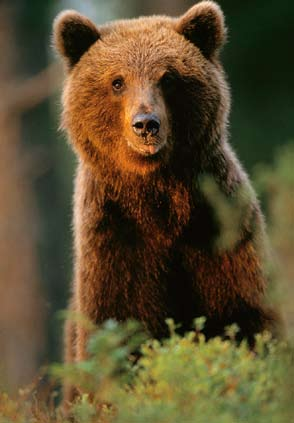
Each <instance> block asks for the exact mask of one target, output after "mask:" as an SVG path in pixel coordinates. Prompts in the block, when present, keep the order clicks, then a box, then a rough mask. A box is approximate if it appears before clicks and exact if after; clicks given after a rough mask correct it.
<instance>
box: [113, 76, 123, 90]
mask: <svg viewBox="0 0 294 423" xmlns="http://www.w3.org/2000/svg"><path fill="white" fill-rule="evenodd" d="M123 85H124V83H123V80H122V79H121V78H117V79H115V80H114V81H112V88H113V89H114V91H120V90H121V89H122V87H123Z"/></svg>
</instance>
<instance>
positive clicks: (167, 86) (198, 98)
mask: <svg viewBox="0 0 294 423" xmlns="http://www.w3.org/2000/svg"><path fill="white" fill-rule="evenodd" d="M54 37H55V45H56V48H57V50H58V51H59V52H60V54H61V55H62V56H63V57H64V59H65V61H66V63H67V67H68V75H67V80H66V82H65V87H64V94H63V119H62V125H63V127H64V128H65V129H66V130H67V132H68V135H69V138H70V141H71V143H72V145H73V147H74V149H75V151H76V153H77V156H78V158H79V164H78V170H77V175H76V185H75V197H74V235H75V244H74V250H75V271H74V283H73V294H72V297H73V299H72V307H73V308H74V309H75V310H77V311H79V312H82V313H84V314H86V315H87V316H88V317H89V318H90V319H91V320H92V321H94V322H96V323H101V322H103V321H104V320H105V319H109V318H115V319H117V320H118V321H123V320H125V319H127V318H135V319H138V320H139V321H141V322H142V324H143V325H144V327H145V328H146V330H148V331H149V333H150V335H151V336H153V337H156V338H161V337H163V336H165V335H167V328H166V324H165V319H166V318H167V317H172V318H174V319H175V320H176V321H177V322H180V323H181V324H182V331H185V330H187V329H189V328H190V327H191V322H192V319H193V318H194V317H196V316H200V315H205V316H207V319H208V320H207V326H206V334H207V336H213V335H217V334H221V333H223V329H224V326H226V325H227V324H230V323H232V322H236V323H238V324H239V326H240V328H241V336H246V337H248V338H249V340H251V341H252V339H253V335H254V334H255V333H256V332H258V331H261V330H263V329H265V328H268V327H270V326H271V325H272V323H273V321H274V315H273V314H272V312H271V311H268V310H267V309H266V307H265V306H264V305H263V303H264V295H265V288H266V281H265V277H264V274H263V270H262V255H263V254H262V252H261V251H262V248H263V247H262V243H263V237H264V235H263V218H262V215H261V212H260V209H259V205H258V202H257V200H256V198H255V195H254V193H252V192H251V191H252V190H251V188H250V183H249V181H248V178H247V176H246V174H245V172H244V171H243V170H242V168H241V165H240V164H239V162H238V160H237V158H236V157H235V155H234V153H233V152H232V151H231V148H230V146H229V144H228V141H227V129H226V126H227V117H228V113H229V107H230V95H229V89H228V86H227V83H226V80H225V77H224V73H223V70H222V67H221V65H220V62H219V59H218V51H219V49H220V47H221V46H222V44H223V42H224V39H225V26H224V19H223V14H222V12H221V10H220V8H219V7H218V6H217V5H216V4H215V3H213V2H211V1H205V2H201V3H199V4H197V5H195V6H194V7H193V8H191V9H190V10H189V11H188V12H187V13H186V14H185V15H183V16H182V17H180V18H179V19H172V18H169V17H165V16H152V17H146V18H145V17H144V18H139V19H136V20H125V21H116V22H113V23H110V24H108V25H105V26H101V27H99V28H96V27H95V26H94V24H92V23H91V22H89V20H87V19H86V18H84V17H82V16H81V15H79V14H78V13H77V12H74V11H68V12H65V13H63V14H61V15H60V16H59V17H58V18H57V19H56V22H55V27H54ZM117 78H119V79H121V80H123V81H124V85H123V86H122V89H121V90H120V91H119V92H118V93H117V92H114V91H113V88H112V85H111V84H112V81H113V80H116V79H117ZM136 113H155V114H157V116H159V118H160V121H161V127H160V131H159V133H158V134H157V136H156V137H154V145H156V147H157V146H159V148H160V151H159V152H158V153H157V154H152V155H148V156H146V155H145V154H141V153H140V149H141V150H142V148H144V149H146V148H149V147H148V146H147V147H146V146H143V144H142V142H141V141H140V140H139V138H138V137H137V136H136V135H134V133H133V130H132V125H131V120H132V117H133V116H134V114H136ZM203 175H209V177H210V178H211V179H212V180H214V181H215V183H216V184H217V187H218V189H219V190H220V192H222V193H223V195H224V196H226V197H227V198H228V199H230V201H233V203H234V201H235V202H236V207H237V206H238V202H237V200H235V197H236V198H237V197H238V195H237V193H238V192H239V191H240V189H241V190H243V192H251V195H249V196H248V199H247V200H246V201H247V203H246V207H245V212H244V213H245V215H244V213H243V220H242V221H241V222H240V225H239V229H238V234H237V236H236V240H235V242H234V244H233V245H231V246H230V248H227V249H225V250H219V249H217V248H216V247H215V241H216V239H217V237H218V236H219V233H220V222H219V221H218V220H217V218H216V214H215V213H214V207H215V205H214V204H213V203H211V202H210V201H209V200H208V199H207V197H206V195H205V192H204V191H203V189H202V185H201V178H202V177H203ZM86 340H87V333H86V332H85V331H84V330H83V329H82V328H81V327H79V326H77V327H74V326H73V324H71V323H68V324H67V327H66V344H67V345H66V358H65V359H66V360H68V361H72V360H82V359H84V358H86V349H85V345H86ZM66 395H67V399H69V400H71V399H72V398H73V395H72V394H70V393H69V392H67V394H66Z"/></svg>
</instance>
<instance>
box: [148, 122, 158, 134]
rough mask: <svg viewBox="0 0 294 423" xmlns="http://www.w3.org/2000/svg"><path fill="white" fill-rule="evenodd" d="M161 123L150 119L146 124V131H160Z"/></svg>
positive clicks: (152, 132)
mask: <svg viewBox="0 0 294 423" xmlns="http://www.w3.org/2000/svg"><path fill="white" fill-rule="evenodd" d="M159 127H160V124H159V122H158V121H157V120H150V121H149V122H147V124H146V131H147V132H148V133H151V134H152V135H156V134H157V133H158V131H159Z"/></svg>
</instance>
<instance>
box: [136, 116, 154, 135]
mask: <svg viewBox="0 0 294 423" xmlns="http://www.w3.org/2000/svg"><path fill="white" fill-rule="evenodd" d="M132 127H133V130H134V132H135V134H136V135H138V136H139V137H147V136H148V135H150V136H154V135H156V134H158V132H159V128H160V120H159V119H158V117H157V116H156V115H153V114H139V115H136V116H135V117H134V119H133V121H132Z"/></svg>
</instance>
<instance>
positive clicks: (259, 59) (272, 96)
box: [0, 0, 294, 390]
mask: <svg viewBox="0 0 294 423" xmlns="http://www.w3.org/2000/svg"><path fill="white" fill-rule="evenodd" d="M193 4H194V2H191V1H184V0H182V1H181V0H173V1H167V0H156V1H155V0H154V1H153V0H152V1H151V0H148V2H147V1H142V0H139V1H131V0H128V1H119V0H118V1H113V0H112V1H106V0H105V1H102V0H93V1H81V0H80V1H62V2H61V1H53V0H51V1H49V0H14V1H13V2H11V1H9V2H8V1H7V2H5V1H1V2H0V47H1V59H0V176H1V178H0V179H1V180H0V201H1V203H0V253H1V254H0V355H1V362H2V369H0V370H1V371H2V373H3V378H2V379H3V381H2V384H6V385H8V386H9V387H10V388H11V389H12V390H13V389H14V388H15V387H16V386H18V385H19V384H22V383H27V382H28V381H30V379H31V377H32V375H34V374H35V372H36V369H37V368H38V366H39V365H40V363H44V362H49V361H50V362H51V361H52V360H58V359H60V357H61V356H60V351H61V339H62V334H61V330H62V322H61V320H60V319H58V318H57V317H56V312H57V310H60V309H64V308H65V306H66V298H67V296H68V290H69V283H70V279H71V266H72V253H71V227H70V226H71V195H72V181H73V174H74V158H73V155H72V153H71V151H70V148H69V147H68V146H67V144H66V141H65V139H64V136H62V135H61V134H60V133H58V115H59V111H60V107H59V96H60V89H59V87H60V82H59V81H60V73H61V71H60V68H58V69H57V70H56V69H55V68H54V67H53V68H51V67H49V68H48V66H49V65H50V64H51V63H52V62H54V61H56V57H55V56H54V54H53V52H52V49H51V47H50V44H51V40H50V37H51V26H52V20H53V18H54V16H55V15H56V14H57V13H58V12H59V11H60V10H62V9H65V8H75V9H77V10H78V11H80V12H82V13H84V14H87V15H88V16H89V17H90V18H92V19H93V20H94V21H96V22H97V23H103V22H105V21H106V20H110V19H115V18H118V17H120V18H121V17H122V18H124V17H133V16H137V15H141V14H157V13H161V14H170V15H174V16H176V15H179V14H181V13H184V12H185V10H186V9H187V8H188V7H190V6H191V5H193ZM219 4H220V5H221V7H222V8H223V11H224V13H225V16H226V22H227V26H228V28H229V38H228V43H227V45H226V46H225V48H224V50H223V52H222V58H223V62H224V65H225V69H226V72H227V75H228V79H229V81H230V84H231V88H232V97H233V103H232V113H231V126H230V128H231V143H232V144H233V146H234V148H235V150H236V151H237V154H238V156H239V158H240V159H241V161H242V162H243V163H244V165H245V168H246V169H247V170H248V171H249V173H251V172H252V169H253V167H254V166H255V165H256V164H257V163H259V162H271V161H272V160H273V159H274V157H275V154H276V153H275V152H276V149H277V147H279V146H280V145H282V144H284V143H286V142H288V141H289V140H291V138H292V139H293V135H294V122H293V117H294V101H293V75H294V63H293V62H294V54H293V53H294V50H293V42H294V37H293V30H294V2H293V1H292V0H280V1H279V2H277V1H268V0H267V1H264V0H258V1H256V0H255V1H253V0H252V1H246V2H245V1H244V0H220V1H219ZM40 73H41V74H40ZM38 78H39V79H38ZM293 165H294V164H293Z"/></svg>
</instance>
